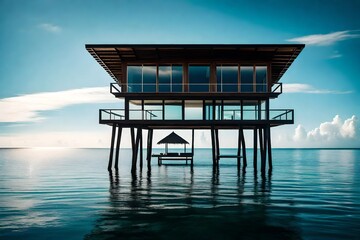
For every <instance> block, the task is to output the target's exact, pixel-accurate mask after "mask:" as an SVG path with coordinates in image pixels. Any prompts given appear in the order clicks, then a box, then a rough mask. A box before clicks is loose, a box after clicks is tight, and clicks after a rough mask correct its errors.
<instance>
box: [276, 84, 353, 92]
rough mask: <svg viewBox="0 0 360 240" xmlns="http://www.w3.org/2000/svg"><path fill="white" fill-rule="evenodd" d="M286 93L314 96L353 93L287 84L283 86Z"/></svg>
mask: <svg viewBox="0 0 360 240" xmlns="http://www.w3.org/2000/svg"><path fill="white" fill-rule="evenodd" d="M283 92H284V93H312V94H349V93H352V91H334V90H327V89H316V88H314V87H313V86H311V85H309V84H303V83H287V84H285V83H284V84H283Z"/></svg>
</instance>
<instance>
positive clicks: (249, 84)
mask: <svg viewBox="0 0 360 240" xmlns="http://www.w3.org/2000/svg"><path fill="white" fill-rule="evenodd" d="M253 76H254V67H253V66H241V67H240V81H241V92H253V89H254V81H253Z"/></svg>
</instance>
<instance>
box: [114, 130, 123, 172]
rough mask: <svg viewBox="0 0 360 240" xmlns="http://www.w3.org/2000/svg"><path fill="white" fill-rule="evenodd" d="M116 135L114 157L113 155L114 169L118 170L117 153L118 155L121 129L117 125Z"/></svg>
mask: <svg viewBox="0 0 360 240" xmlns="http://www.w3.org/2000/svg"><path fill="white" fill-rule="evenodd" d="M117 126H118V135H117V139H116V150H115V151H116V152H115V153H116V155H115V169H116V170H118V169H119V153H120V141H121V133H122V128H121V127H120V125H119V124H118V125H117Z"/></svg>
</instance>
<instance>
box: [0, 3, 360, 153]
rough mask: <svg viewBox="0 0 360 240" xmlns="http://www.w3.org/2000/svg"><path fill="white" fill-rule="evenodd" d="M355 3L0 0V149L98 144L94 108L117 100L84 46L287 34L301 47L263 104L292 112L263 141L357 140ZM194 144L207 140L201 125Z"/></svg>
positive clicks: (105, 135) (103, 131) (102, 142)
mask: <svg viewBox="0 0 360 240" xmlns="http://www.w3.org/2000/svg"><path fill="white" fill-rule="evenodd" d="M359 10H360V1H335V0H332V1H331V0H327V1H318V0H312V1H281V0H268V1H211V0H210V1H209V0H208V1H136V0H135V1H134V0H132V1H130V0H129V1H121V0H119V1H76V0H71V1H67V0H34V1H26V0H23V1H21V0H17V1H13V0H8V1H7V0H0V30H1V35H2V36H1V38H0V51H1V53H2V54H1V67H0V86H1V87H0V147H15V146H18V147H21V146H30V147H31V146H33V147H36V146H38V147H43V146H50V147H51V146H54V147H57V146H60V147H61V146H74V147H106V146H108V145H109V141H110V129H109V127H107V126H101V125H98V109H99V108H119V107H121V103H119V102H117V101H116V100H115V99H114V98H113V97H112V96H111V95H110V94H108V93H107V91H108V85H109V82H111V81H112V79H111V78H110V76H108V74H107V73H106V72H105V71H104V70H103V69H102V68H101V67H100V65H99V64H97V63H96V61H95V60H94V59H93V58H92V57H91V56H90V54H89V53H88V52H87V51H86V50H85V47H84V45H85V44H86V43H298V42H300V43H305V44H307V45H306V47H305V49H304V50H303V52H302V53H301V54H300V56H299V57H298V59H297V60H296V61H295V62H294V63H293V65H292V66H291V67H290V69H289V70H288V72H287V73H286V74H285V75H284V76H283V78H282V79H281V82H283V83H284V84H285V85H284V93H283V94H282V95H281V96H280V97H279V98H278V99H277V100H275V101H272V102H271V105H270V106H271V107H272V108H293V109H295V124H294V125H290V126H284V127H279V128H276V129H274V131H273V136H272V138H273V143H274V146H276V147H360V136H359V135H360V131H359V123H358V119H357V118H358V117H359V116H360V107H359V102H360V94H359V92H360V80H359V77H358V74H357V72H358V71H359V70H358V69H359V62H360V21H359V17H358V12H359ZM286 84H287V85H286ZM166 133H167V132H159V133H157V134H156V136H155V140H156V139H157V138H160V137H162V136H163V135H164V134H166ZM183 134H184V136H189V134H188V133H187V132H184V133H183ZM230 135H234V134H233V133H231V132H224V133H222V135H221V136H220V137H223V138H224V139H232V138H227V136H230ZM126 136H127V133H125V139H126ZM247 136H248V137H249V136H250V135H249V134H247ZM234 139H235V136H234ZM222 142H223V144H224V146H225V145H226V146H229V145H228V144H227V142H226V140H224V141H222ZM231 142H233V141H230V142H229V144H230V146H231ZM196 144H197V146H210V145H209V134H208V133H207V132H201V131H199V132H198V133H197V134H196ZM122 145H123V146H125V147H126V146H129V145H130V141H127V140H124V141H123V142H122ZM249 146H250V147H251V144H250V145H249Z"/></svg>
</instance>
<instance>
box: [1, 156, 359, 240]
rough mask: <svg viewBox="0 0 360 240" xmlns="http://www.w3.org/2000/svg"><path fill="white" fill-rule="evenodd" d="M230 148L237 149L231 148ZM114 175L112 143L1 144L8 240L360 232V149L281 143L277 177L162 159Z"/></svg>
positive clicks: (203, 160)
mask: <svg viewBox="0 0 360 240" xmlns="http://www.w3.org/2000/svg"><path fill="white" fill-rule="evenodd" d="M221 151H222V152H221V154H233V153H235V150H231V149H222V150H221ZM130 153H131V152H130V150H128V149H125V150H122V151H121V154H120V170H119V173H118V174H116V173H113V174H112V175H109V174H108V172H107V170H106V167H107V158H108V150H105V149H2V150H0V171H1V174H0V238H1V239H83V238H84V239H115V238H116V239H118V238H119V239H238V238H243V239H359V238H360V230H359V229H360V176H359V175H360V150H289V149H284V150H281V149H275V150H273V162H274V169H273V171H272V174H267V175H266V176H263V177H262V176H261V174H257V176H256V175H254V173H253V170H252V168H251V165H252V161H251V159H252V155H251V149H248V153H249V156H248V158H249V164H248V167H247V171H246V172H245V173H244V172H239V173H238V172H237V169H236V160H235V159H224V160H221V162H220V168H219V171H218V172H213V169H212V162H211V151H210V150H209V149H197V150H196V152H195V160H194V167H193V169H192V170H191V168H190V166H186V165H162V166H160V167H158V166H157V165H156V161H155V159H153V164H152V169H151V173H150V172H148V171H147V168H146V167H145V168H144V169H143V171H142V172H140V171H138V173H137V175H136V176H132V175H131V174H130Z"/></svg>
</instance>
